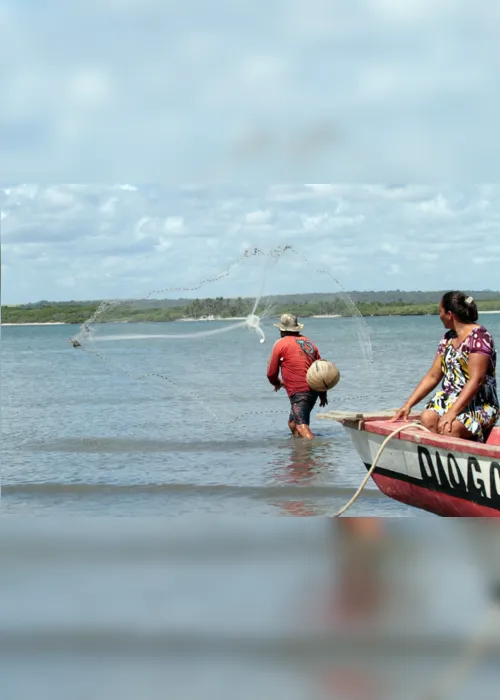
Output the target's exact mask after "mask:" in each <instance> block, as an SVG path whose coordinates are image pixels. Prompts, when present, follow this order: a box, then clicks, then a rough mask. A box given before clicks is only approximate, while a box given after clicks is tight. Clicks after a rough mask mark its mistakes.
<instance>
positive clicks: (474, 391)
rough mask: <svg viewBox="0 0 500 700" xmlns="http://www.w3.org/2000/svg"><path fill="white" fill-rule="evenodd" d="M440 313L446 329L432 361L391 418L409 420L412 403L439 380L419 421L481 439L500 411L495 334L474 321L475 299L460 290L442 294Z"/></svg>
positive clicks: (444, 431)
mask: <svg viewBox="0 0 500 700" xmlns="http://www.w3.org/2000/svg"><path fill="white" fill-rule="evenodd" d="M439 317H440V319H441V321H442V323H443V325H444V327H445V328H446V329H447V331H446V333H445V335H444V338H443V339H442V340H441V342H440V343H439V347H438V351H437V355H436V357H435V359H434V363H433V365H432V367H431V368H430V370H429V371H428V372H427V374H426V375H425V377H424V378H423V379H422V381H421V382H420V383H419V385H418V386H417V388H416V389H415V391H414V392H413V394H412V395H411V396H410V398H409V399H408V401H407V402H406V403H405V405H404V406H403V407H402V408H400V409H399V411H398V412H397V413H396V415H395V416H394V418H393V419H392V420H393V421H396V420H401V419H403V420H408V417H409V414H410V411H411V409H412V408H413V406H415V405H416V404H418V403H419V402H420V401H422V399H424V398H425V397H426V396H427V395H428V394H429V393H430V392H431V391H433V390H434V389H435V388H436V387H437V385H438V384H439V382H440V381H441V380H442V389H441V390H440V391H438V392H436V393H435V394H434V396H433V397H432V399H431V400H430V401H429V402H428V404H427V405H426V407H425V409H424V411H423V412H422V414H421V415H420V422H421V423H422V425H424V426H425V427H426V428H428V429H429V430H431V431H432V432H434V433H440V434H442V435H443V434H448V435H451V436H452V437H457V438H464V439H466V440H477V441H478V442H485V440H486V439H487V438H488V434H489V432H490V430H491V428H493V426H494V425H495V423H496V421H497V418H498V416H499V413H500V409H499V402H498V394H497V385H496V379H495V368H496V351H495V344H494V342H493V338H492V336H491V334H490V333H489V332H488V331H487V330H486V328H484V326H481V325H479V324H478V323H477V319H478V311H477V306H476V304H475V303H474V299H473V298H472V297H468V296H466V295H465V294H463V293H462V292H447V293H446V294H445V295H444V296H443V298H442V299H441V303H440V305H439Z"/></svg>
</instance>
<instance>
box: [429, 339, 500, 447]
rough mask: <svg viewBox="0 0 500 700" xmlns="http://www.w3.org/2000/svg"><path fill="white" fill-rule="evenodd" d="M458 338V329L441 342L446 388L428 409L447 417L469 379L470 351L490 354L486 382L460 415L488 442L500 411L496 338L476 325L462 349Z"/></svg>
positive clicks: (438, 394) (482, 440)
mask: <svg viewBox="0 0 500 700" xmlns="http://www.w3.org/2000/svg"><path fill="white" fill-rule="evenodd" d="M456 337H457V334H456V333H455V331H453V330H451V331H448V332H447V333H446V334H445V336H444V338H443V339H442V341H441V342H440V343H439V347H438V354H439V355H440V356H441V367H442V369H443V375H444V378H443V383H442V390H441V391H438V392H437V393H436V394H434V396H433V397H432V399H431V400H430V401H429V403H428V404H427V406H426V409H428V410H431V411H435V412H436V413H437V414H438V415H439V416H443V415H444V414H445V413H446V412H447V411H448V409H449V408H450V406H451V405H452V404H453V403H454V402H455V400H456V399H457V398H458V395H459V394H460V392H461V391H462V389H463V388H464V386H465V384H466V383H467V381H468V379H469V356H470V354H471V353H475V352H477V353H481V354H482V355H487V356H488V357H489V358H490V361H489V364H488V369H487V373H486V378H485V381H484V384H483V385H482V386H481V388H480V389H479V391H478V392H477V394H476V395H475V397H474V398H473V399H472V401H471V402H470V404H469V405H468V406H467V407H466V408H465V409H464V410H463V412H462V413H460V414H459V415H458V416H457V420H459V421H460V422H461V423H463V424H464V426H465V427H466V428H467V430H468V431H469V432H470V433H472V435H473V436H474V437H475V438H476V439H477V440H478V441H479V442H484V441H485V437H487V434H488V431H489V429H490V428H492V427H493V426H494V425H495V423H496V420H497V418H498V416H499V414H500V407H499V403H498V394H497V384H496V378H495V369H496V357H497V355H496V350H495V344H494V342H493V337H492V336H491V334H490V333H489V332H488V331H487V330H486V328H484V327H483V326H477V327H476V328H473V329H472V331H471V332H470V333H469V335H468V336H467V337H466V338H465V339H464V340H463V341H462V343H461V344H460V345H459V347H458V348H454V347H453V344H452V341H453V340H454V339H455V338H456ZM485 433H486V435H485Z"/></svg>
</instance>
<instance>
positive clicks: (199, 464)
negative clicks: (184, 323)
mask: <svg viewBox="0 0 500 700" xmlns="http://www.w3.org/2000/svg"><path fill="white" fill-rule="evenodd" d="M499 320H500V317H498V316H488V317H486V325H487V326H488V327H489V328H491V330H492V331H493V332H494V333H495V334H496V337H499V336H500V333H499V331H500V327H499V323H498V321H499ZM367 322H368V324H369V325H370V328H371V331H372V339H373V350H374V359H375V376H374V377H373V378H371V379H370V378H369V377H368V376H367V375H366V372H365V371H364V369H363V366H362V364H360V363H359V362H358V358H357V355H356V353H357V352H358V351H357V348H356V345H355V340H353V338H354V337H355V331H356V324H355V322H352V321H350V320H346V321H339V320H338V319H332V320H331V321H328V320H326V319H318V320H310V321H308V323H307V330H308V332H309V334H310V336H311V337H312V338H313V339H314V340H315V341H317V343H318V345H319V346H320V348H321V350H322V351H323V353H324V355H325V356H326V355H327V356H330V357H331V358H332V359H334V360H335V361H337V362H338V364H339V366H340V368H341V371H342V379H341V383H340V384H339V385H338V387H336V389H335V391H333V392H332V395H331V402H330V407H331V408H337V407H339V406H340V405H342V406H344V407H351V408H356V407H357V408H362V409H367V410H372V409H376V408H381V407H382V408H390V407H394V406H398V405H399V404H400V403H401V402H402V401H403V400H404V398H406V396H407V395H408V393H409V391H411V389H412V388H413V385H414V383H415V382H416V381H417V379H418V378H419V377H420V376H421V374H422V373H423V372H424V371H425V369H426V368H427V366H428V365H429V364H430V362H431V360H432V356H433V352H434V350H435V348H436V345H437V342H438V340H439V337H440V334H441V329H440V327H439V321H437V319H435V318H414V319H411V318H406V319H405V318H380V319H368V321H367ZM193 327H194V328H197V327H198V326H197V325H196V324H193ZM200 327H201V326H200ZM205 327H206V324H205V325H204V326H203V328H205ZM210 327H212V326H210ZM75 330H76V329H73V328H70V327H58V326H51V327H16V328H12V327H5V328H3V329H2V438H3V439H2V472H3V473H2V482H3V483H2V486H3V488H2V491H3V493H2V514H3V515H7V516H12V515H15V516H19V515H26V516H30V515H34V516H40V515H44V516H55V517H43V518H39V517H35V518H29V517H28V518H20V517H4V518H3V521H2V522H3V527H2V537H1V538H0V561H1V562H2V566H1V567H0V592H1V595H0V648H1V650H2V654H1V660H0V673H1V674H2V684H3V690H4V695H5V697H16V698H19V699H20V700H24V698H26V700H28V698H32V697H37V698H38V699H39V700H45V699H47V700H49V698H50V700H59V699H61V700H63V698H67V697H76V698H78V699H82V700H87V699H88V700H94V699H95V698H109V697H119V698H120V699H121V700H128V698H130V699H131V700H132V698H137V697H141V698H144V699H145V700H160V699H161V698H164V697H165V695H166V693H167V697H173V698H174V697H179V698H186V699H187V700H207V699H208V700H211V699H212V698H214V699H215V698H216V699H217V700H226V699H227V700H229V699H231V700H233V699H234V698H236V697H237V698H242V699H243V700H246V698H248V699H249V700H250V699H253V698H255V697H287V698H293V700H295V699H297V700H311V699H313V700H315V699H316V698H318V700H322V699H323V698H324V699H329V698H332V699H333V698H346V699H347V700H349V699H352V700H365V699H366V700H375V699H378V698H384V699H385V700H392V699H393V698H394V700H396V699H397V698H401V697H405V698H411V699H412V700H424V698H426V697H428V696H426V695H425V691H426V690H427V689H428V688H434V687H436V685H437V683H438V681H439V679H440V677H441V675H442V674H443V673H444V672H445V671H446V670H447V669H451V672H452V676H454V675H455V674H456V671H457V669H461V668H464V667H466V664H465V663H464V661H463V659H464V655H466V654H467V653H468V649H469V647H468V644H470V643H471V641H472V640H473V639H474V637H475V636H476V635H477V634H478V630H480V628H481V626H482V625H483V624H484V622H485V620H489V619H490V618H492V610H493V608H492V607H491V606H492V600H491V596H489V595H488V593H489V592H490V590H491V589H492V587H493V584H495V583H496V584H497V585H498V581H499V580H500V568H499V564H498V562H500V556H499V551H498V547H499V538H498V532H497V530H496V529H495V527H494V523H490V522H489V521H480V522H479V523H478V524H477V525H478V527H473V524H472V523H471V522H469V521H460V522H459V523H456V522H451V521H447V520H441V519H437V518H433V517H429V516H427V515H426V514H423V513H420V512H419V511H412V510H411V509H407V508H405V507H403V506H401V505H399V504H397V503H395V502H393V501H391V500H389V499H387V498H385V497H384V496H382V495H381V494H379V492H378V491H376V490H374V489H373V487H372V486H371V485H370V486H369V488H368V489H367V490H365V492H364V494H363V496H362V497H361V498H360V499H359V501H358V502H357V503H356V505H355V507H354V508H353V509H352V511H350V513H354V514H357V515H377V516H378V515H380V516H408V517H399V518H397V519H391V520H388V521H383V522H384V524H383V533H382V537H381V539H380V540H377V539H375V540H374V541H371V540H368V542H366V541H365V542H363V538H361V539H357V537H356V536H355V535H354V534H353V533H352V532H351V533H349V532H348V531H346V530H345V527H346V525H348V524H349V522H350V520H348V519H340V520H335V521H331V520H328V519H325V518H292V517H288V518H283V517H269V516H275V515H278V516H280V515H288V516H291V515H324V514H328V513H331V512H334V511H335V510H337V508H338V507H340V506H341V505H343V504H344V503H345V502H346V500H347V499H348V498H349V497H350V495H351V494H352V492H353V490H354V489H355V488H356V487H357V486H358V485H359V483H360V481H361V479H362V478H363V477H364V475H365V472H364V468H363V467H362V465H361V464H360V462H359V459H358V457H357V455H356V453H355V452H354V450H353V448H352V447H351V443H350V441H349V439H348V438H347V436H345V435H344V431H343V429H342V428H341V427H340V426H338V425H337V424H336V423H330V422H318V421H313V427H314V429H315V430H316V432H318V433H319V434H320V437H319V438H318V439H317V440H316V441H314V442H312V443H306V442H300V441H296V440H292V439H291V438H289V437H288V435H287V430H286V417H287V413H288V410H287V401H286V397H284V396H281V397H280V396H279V395H274V394H273V393H272V390H271V391H270V389H269V387H268V386H266V382H265V381H261V382H260V383H259V379H258V378H259V376H262V373H263V372H265V359H266V355H267V353H268V352H269V350H270V344H269V343H266V345H265V346H263V348H262V346H260V345H259V344H258V342H256V341H255V339H253V344H252V345H248V335H245V334H244V333H242V334H240V335H235V336H234V337H232V338H231V347H230V350H231V353H232V355H231V357H230V358H229V359H228V360H227V355H226V354H225V353H226V352H227V346H226V345H225V343H226V342H227V340H226V338H225V337H224V336H218V337H217V336H215V337H214V338H213V339H212V340H211V343H210V344H208V345H207V346H205V345H200V344H199V343H194V344H193V346H192V347H191V348H189V347H188V346H187V345H184V346H183V347H182V353H181V352H180V350H177V354H175V353H173V351H172V349H171V346H169V345H166V344H160V345H153V346H151V345H148V346H147V347H145V346H144V345H142V346H138V345H137V344H135V345H134V344H126V343H124V344H123V345H120V347H119V348H116V349H115V350H111V348H110V350H109V351H108V352H111V353H112V354H113V353H117V356H118V357H119V358H120V360H121V361H122V362H124V364H126V366H127V367H129V368H130V367H132V366H134V365H137V366H140V367H141V368H143V367H148V364H149V368H153V367H155V366H156V367H159V366H163V367H165V366H168V367H174V368H177V369H176V371H177V372H178V367H179V366H182V364H183V363H184V364H187V365H189V366H191V367H195V368H196V374H197V377H198V379H197V382H198V383H199V384H200V386H201V385H205V384H207V385H208V386H209V387H210V391H209V392H208V398H209V400H210V406H211V407H212V408H215V409H216V410H217V411H218V412H219V411H220V412H224V411H226V412H227V413H228V414H229V415H231V414H234V413H236V412H237V411H240V412H241V411H247V410H248V411H250V416H247V417H246V418H245V419H243V420H241V421H236V422H234V423H232V424H230V425H222V424H217V422H214V421H213V420H212V418H211V417H210V415H209V413H207V412H206V411H204V410H203V409H201V408H200V406H199V404H197V403H196V402H193V400H191V399H186V398H185V397H184V398H183V397H179V396H177V395H176V394H174V393H172V391H171V390H170V389H169V388H168V387H167V388H166V387H165V385H164V383H163V382H152V383H147V382H137V381H134V380H133V379H132V378H131V377H129V376H127V375H124V374H122V373H120V372H118V371H115V370H113V368H111V367H109V366H107V365H106V364H104V363H103V362H101V361H100V360H98V359H97V358H93V357H90V356H88V355H86V354H84V353H83V352H81V351H79V350H75V349H73V348H71V347H70V346H69V344H68V343H67V342H66V340H67V338H68V337H69V336H70V335H72V333H73V332H74V331H75ZM268 330H269V329H268ZM270 337H271V338H272V336H270ZM222 338H224V340H222ZM205 347H207V348H208V351H207V353H206V354H205V355H204V358H205V362H200V361H199V358H200V349H201V348H205ZM242 353H243V355H244V358H243V360H244V362H243V364H242V363H241V355H242ZM358 355H360V353H359V352H358ZM207 357H210V358H212V359H213V358H217V357H219V359H220V358H221V357H225V358H226V360H227V362H226V370H227V372H228V374H227V375H226V376H229V375H230V373H229V368H228V367H227V365H228V364H231V362H233V363H234V364H235V366H236V368H238V369H240V370H241V373H240V380H239V382H238V384H237V386H235V387H230V388H229V389H228V390H227V391H225V390H224V387H221V386H220V385H219V386H217V382H216V380H215V379H214V376H213V372H212V373H211V368H210V364H209V362H208V361H207ZM235 358H237V359H235ZM193 374H194V373H193ZM194 383H195V382H194ZM195 384H196V383H195ZM360 385H364V388H363V390H364V391H367V390H368V389H369V390H370V393H372V395H371V396H370V397H368V398H365V399H363V400H362V401H361V400H360V403H358V399H355V398H349V395H350V394H352V393H353V389H354V388H356V391H358V390H359V388H360ZM228 396H230V398H229V399H228V398H227V397H228ZM259 396H260V397H262V398H261V399H260V400H259ZM262 405H264V406H266V407H267V406H271V407H272V408H273V410H274V409H275V408H277V411H278V412H277V413H267V414H261V413H259V410H260V409H261V408H262ZM224 415H226V414H225V413H224ZM214 514H217V517H214ZM75 515H76V516H82V515H83V516H85V515H87V516H92V517H90V518H83V519H81V518H75V517H74V516H75ZM100 516H153V517H120V518H116V517H111V518H106V517H104V518H103V517H100ZM157 516H176V517H175V518H163V517H157ZM266 516H267V517H266ZM342 528H344V529H342ZM478 528H479V529H478ZM356 589H359V590H361V593H358V594H357V595H358V600H357V602H356V601H355V602H354V603H353V601H352V591H353V590H356ZM346 599H347V600H349V601H350V603H349V605H347V603H346ZM366 601H368V605H367V604H366ZM494 632H495V633H494V634H492V635H491V638H489V641H490V643H491V647H490V648H487V649H486V651H485V652H483V653H482V654H481V655H480V656H479V658H478V659H477V660H476V662H475V664H473V665H472V667H470V668H468V667H466V674H465V677H464V679H463V680H461V682H460V687H459V688H458V689H456V691H455V692H454V693H453V695H452V697H453V698H454V700H462V698H463V700H465V698H467V697H470V696H471V694H473V695H474V697H475V698H477V700H483V698H484V700H490V698H492V697H496V694H497V689H498V687H499V683H500V679H499V668H500V664H499V663H498V661H499V656H500V630H494ZM26 669H29V673H26ZM437 697H440V696H437ZM442 700H444V698H443V699H442Z"/></svg>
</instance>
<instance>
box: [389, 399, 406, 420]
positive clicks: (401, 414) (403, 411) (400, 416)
mask: <svg viewBox="0 0 500 700" xmlns="http://www.w3.org/2000/svg"><path fill="white" fill-rule="evenodd" d="M411 409H412V407H411V406H410V404H407V403H405V405H404V406H401V408H400V409H399V411H396V415H395V416H394V417H393V418H391V420H390V421H389V423H395V422H396V421H397V420H409V415H410V411H411Z"/></svg>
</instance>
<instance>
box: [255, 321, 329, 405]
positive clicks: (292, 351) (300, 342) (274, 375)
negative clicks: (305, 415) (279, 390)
mask: <svg viewBox="0 0 500 700" xmlns="http://www.w3.org/2000/svg"><path fill="white" fill-rule="evenodd" d="M320 359H321V356H320V354H319V350H318V348H317V347H316V345H315V344H314V343H313V342H312V341H311V340H309V338H307V337H306V336H304V335H287V336H285V337H284V338H281V339H280V340H278V341H276V343H275V344H274V347H273V351H272V353H271V357H270V360H269V365H268V370H267V376H268V379H269V380H270V381H271V382H273V379H274V380H277V379H278V376H279V369H280V367H281V377H282V380H283V384H284V385H285V389H286V392H287V394H288V396H292V395H293V394H296V393H303V392H308V391H310V388H309V385H308V384H307V380H306V375H307V370H308V369H309V367H310V366H311V365H312V364H313V362H315V361H316V360H320Z"/></svg>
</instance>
